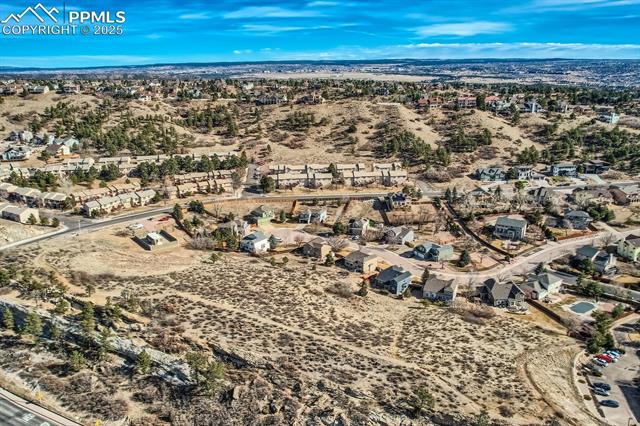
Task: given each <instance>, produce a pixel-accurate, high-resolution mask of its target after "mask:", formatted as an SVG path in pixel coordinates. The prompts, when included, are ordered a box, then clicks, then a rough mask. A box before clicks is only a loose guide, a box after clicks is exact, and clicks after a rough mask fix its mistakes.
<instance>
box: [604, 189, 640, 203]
mask: <svg viewBox="0 0 640 426" xmlns="http://www.w3.org/2000/svg"><path fill="white" fill-rule="evenodd" d="M609 192H610V193H611V196H612V197H613V201H614V202H615V203H616V204H618V205H629V204H636V203H640V186H638V185H625V186H614V187H612V188H611V189H609Z"/></svg>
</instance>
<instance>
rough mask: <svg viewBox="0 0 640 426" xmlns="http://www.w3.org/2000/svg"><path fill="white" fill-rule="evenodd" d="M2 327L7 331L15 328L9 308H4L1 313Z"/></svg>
mask: <svg viewBox="0 0 640 426" xmlns="http://www.w3.org/2000/svg"><path fill="white" fill-rule="evenodd" d="M2 325H3V326H4V328H5V329H7V330H13V329H14V328H15V322H14V320H13V312H11V309H9V308H4V312H3V313H2Z"/></svg>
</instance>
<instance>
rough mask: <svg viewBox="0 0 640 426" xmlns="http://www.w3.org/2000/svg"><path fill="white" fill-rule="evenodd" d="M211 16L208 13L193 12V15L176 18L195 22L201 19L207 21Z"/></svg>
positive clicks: (185, 14)
mask: <svg viewBox="0 0 640 426" xmlns="http://www.w3.org/2000/svg"><path fill="white" fill-rule="evenodd" d="M209 18H211V15H209V13H208V12H193V13H184V14H182V15H180V16H178V19H185V20H188V21H195V20H201V19H209Z"/></svg>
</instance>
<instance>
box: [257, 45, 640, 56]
mask: <svg viewBox="0 0 640 426" xmlns="http://www.w3.org/2000/svg"><path fill="white" fill-rule="evenodd" d="M318 58H322V59H335V60H340V59H343V60H350V59H351V60H358V59H394V58H412V59H503V58H506V59H508V58H511V59H521V58H530V59H549V58H565V59H603V58H611V59H640V44H588V43H535V42H522V43H414V44H402V45H385V46H378V47H373V48H365V47H360V46H342V47H338V48H335V49H330V50H322V51H313V52H278V54H277V57H276V56H275V55H274V56H273V57H268V56H267V57H265V58H263V59H265V60H266V59H273V60H312V59H318Z"/></svg>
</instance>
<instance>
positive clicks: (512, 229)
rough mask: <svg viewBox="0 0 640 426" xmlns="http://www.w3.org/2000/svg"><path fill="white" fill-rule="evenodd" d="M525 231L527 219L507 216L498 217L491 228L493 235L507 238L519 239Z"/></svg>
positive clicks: (523, 235)
mask: <svg viewBox="0 0 640 426" xmlns="http://www.w3.org/2000/svg"><path fill="white" fill-rule="evenodd" d="M526 233H527V221H526V220H524V219H514V218H511V217H507V216H502V217H499V218H498V220H496V225H495V228H494V230H493V235H495V236H496V237H498V238H506V239H509V240H521V239H523V238H524V237H525V235H526Z"/></svg>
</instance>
